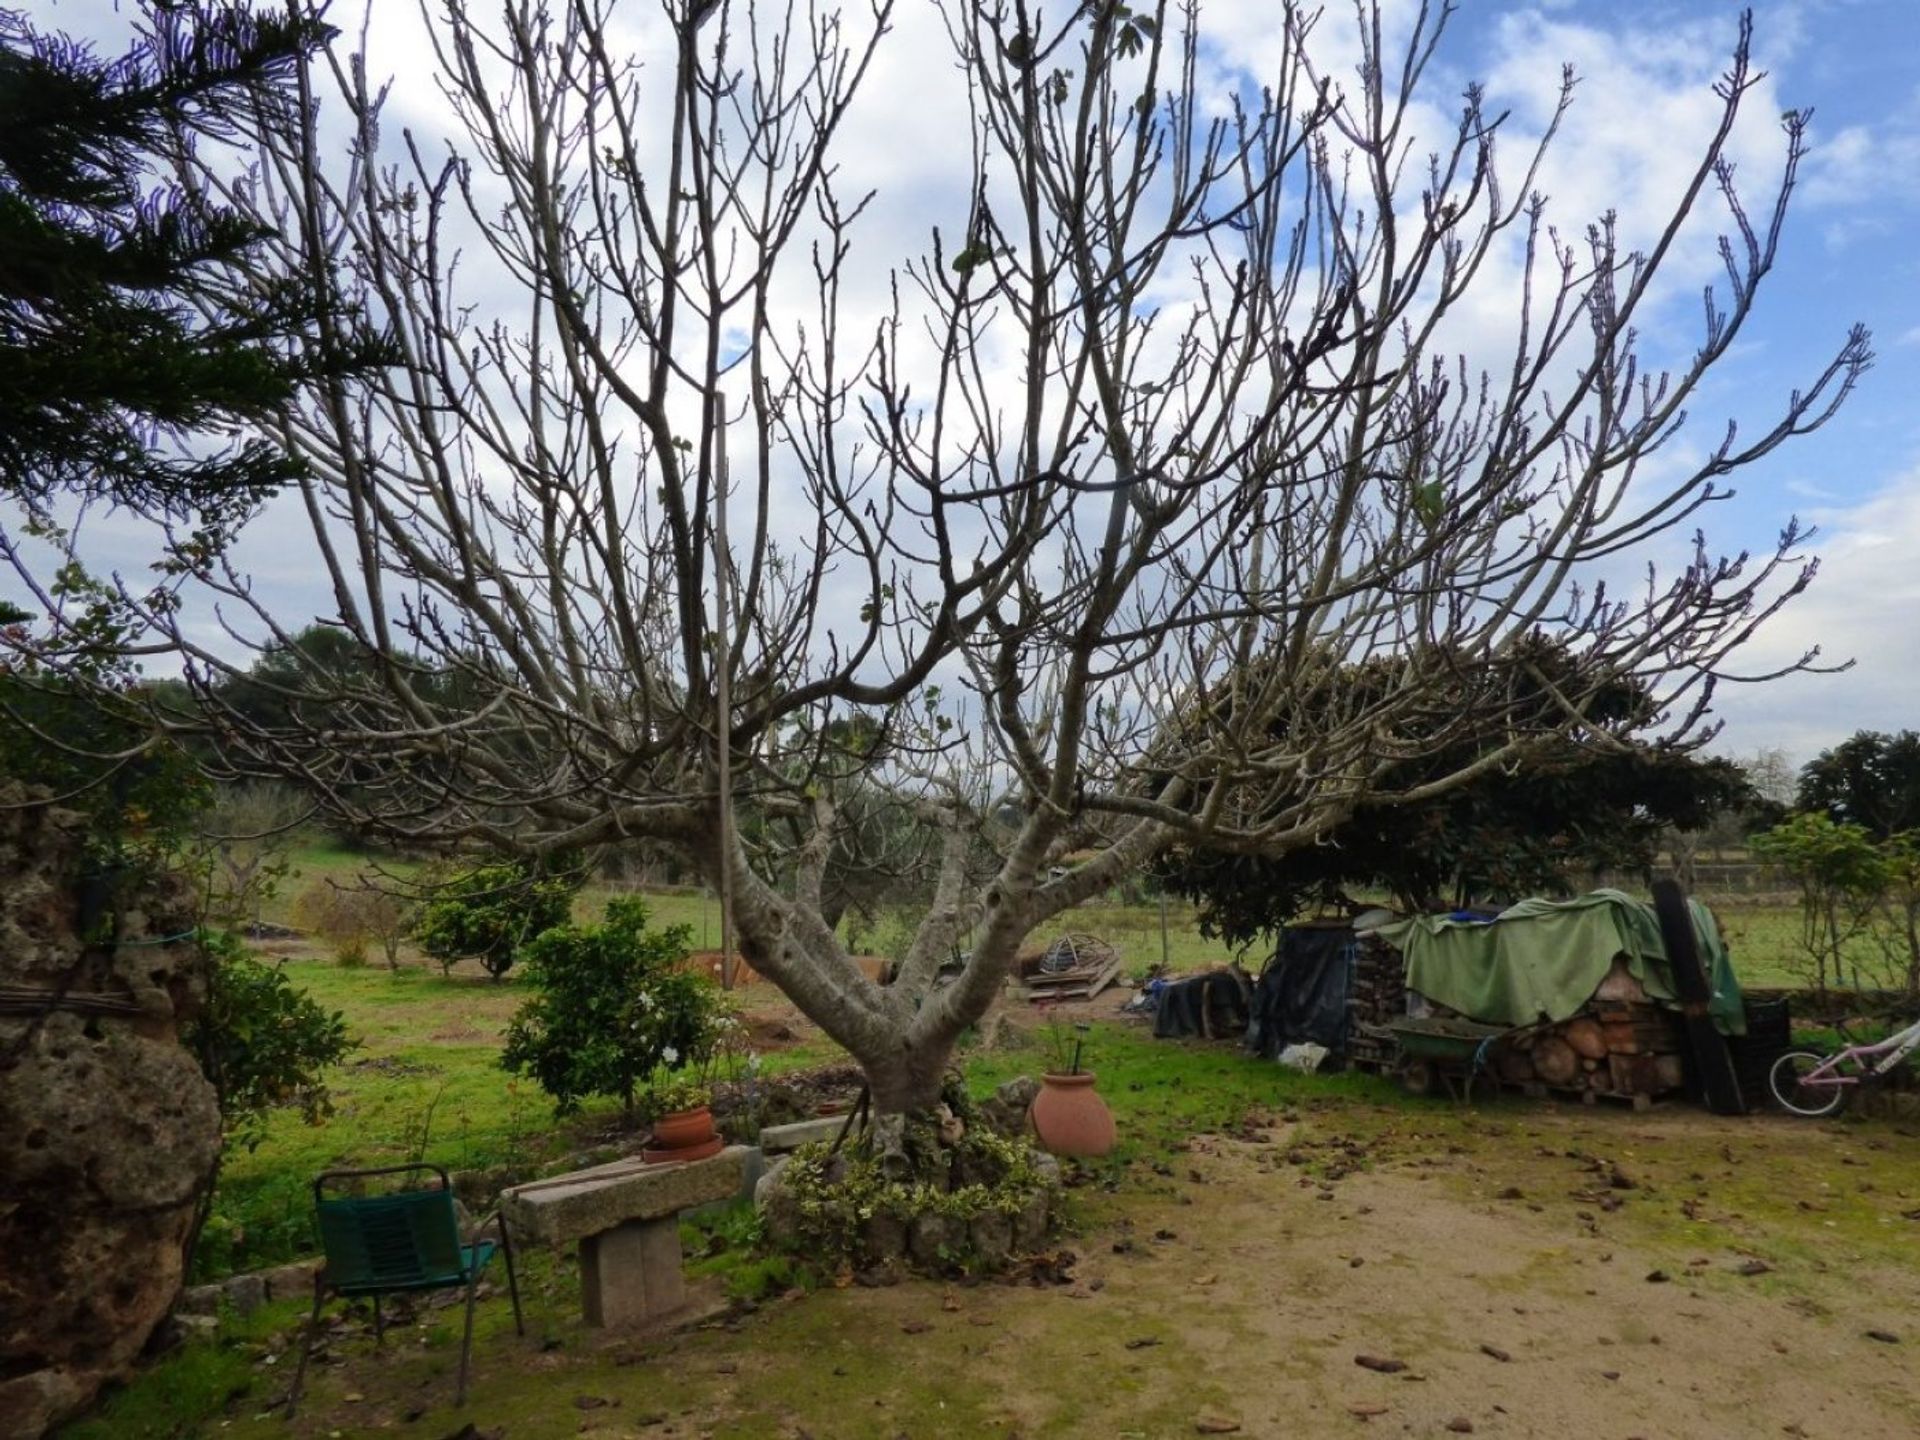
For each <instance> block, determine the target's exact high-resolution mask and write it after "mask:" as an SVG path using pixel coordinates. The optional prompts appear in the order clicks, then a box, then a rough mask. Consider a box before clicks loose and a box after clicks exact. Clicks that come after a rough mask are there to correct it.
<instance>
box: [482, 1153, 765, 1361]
mask: <svg viewBox="0 0 1920 1440" xmlns="http://www.w3.org/2000/svg"><path fill="white" fill-rule="evenodd" d="M746 1158H747V1149H746V1147H745V1146H742V1145H732V1146H729V1147H728V1148H727V1149H725V1150H722V1151H721V1152H720V1153H719V1154H718V1155H714V1156H710V1157H709V1158H707V1159H705V1160H694V1161H690V1162H687V1163H684V1164H666V1165H648V1164H646V1163H644V1162H643V1161H641V1160H639V1159H632V1160H616V1161H614V1162H613V1163H612V1164H610V1165H596V1166H594V1167H593V1168H592V1169H589V1170H576V1171H574V1172H573V1173H571V1174H569V1175H556V1176H554V1177H553V1178H552V1179H550V1180H536V1181H534V1182H532V1183H531V1184H528V1185H516V1186H514V1187H513V1188H512V1189H510V1190H504V1191H502V1192H501V1195H500V1217H501V1219H502V1221H503V1222H505V1224H506V1225H507V1226H508V1227H510V1229H511V1231H512V1235H513V1240H514V1242H515V1243H516V1244H518V1243H521V1242H522V1241H524V1240H531V1241H534V1242H535V1243H538V1244H544V1245H567V1244H572V1243H574V1242H578V1243H579V1246H580V1288H581V1298H582V1304H583V1307H584V1310H585V1314H586V1322H587V1324H589V1325H596V1326H608V1327H628V1326H636V1325H643V1324H646V1323H648V1322H650V1321H654V1320H658V1319H660V1318H661V1317H663V1316H666V1315H670V1314H672V1313H673V1312H674V1311H676V1310H678V1309H680V1308H681V1307H682V1306H683V1305H685V1304H686V1298H687V1288H686V1279H685V1277H684V1276H683V1275H682V1274H681V1272H680V1258H681V1257H680V1219H679V1217H680V1212H681V1211H682V1210H691V1209H693V1208H695V1207H696V1206H699V1205H705V1204H708V1203H710V1202H712V1201H715V1200H730V1199H732V1198H734V1197H735V1196H736V1195H738V1194H739V1193H740V1189H741V1186H742V1184H743V1182H744V1177H745V1174H746Z"/></svg>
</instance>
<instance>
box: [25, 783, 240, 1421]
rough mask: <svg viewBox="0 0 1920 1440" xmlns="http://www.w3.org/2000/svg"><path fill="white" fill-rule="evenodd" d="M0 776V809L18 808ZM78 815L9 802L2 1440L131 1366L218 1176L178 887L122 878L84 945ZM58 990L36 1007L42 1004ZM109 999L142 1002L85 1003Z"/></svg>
mask: <svg viewBox="0 0 1920 1440" xmlns="http://www.w3.org/2000/svg"><path fill="white" fill-rule="evenodd" d="M23 798H24V797H23V795H22V793H21V792H20V791H19V790H18V789H17V788H0V807H11V806H18V805H19V803H20V801H21V800H22V799H23ZM81 842H82V834H81V820H80V817H79V816H77V815H74V814H73V813H72V812H69V811H64V810H60V809H57V808H54V807H51V806H47V805H34V806H29V807H27V808H0V1435H6V1436H20V1437H35V1436H39V1435H41V1434H43V1433H45V1431H47V1430H48V1429H49V1428H51V1427H52V1426H53V1425H54V1424H57V1423H58V1422H59V1421H60V1420H62V1419H64V1418H66V1417H67V1416H70V1415H72V1414H73V1413H74V1412H76V1411H78V1410H79V1409H81V1408H83V1407H84V1406H85V1405H87V1404H88V1403H89V1402H90V1401H91V1400H92V1399H93V1397H94V1396H95V1395H96V1394H97V1393H98V1391H99V1390H100V1388H101V1386H103V1385H104V1384H106V1383H107V1382H108V1381H110V1380H113V1379H116V1378H122V1377H124V1376H125V1375H126V1374H127V1373H128V1372H129V1371H130V1370H131V1368H132V1365H133V1362H134V1360H135V1359H136V1357H137V1356H138V1355H139V1354H140V1351H141V1349H142V1347H143V1346H144V1345H145V1344H146V1342H147V1339H148V1336H149V1335H150V1334H151V1333H152V1331H153V1329H154V1327H155V1326H156V1325H157V1324H158V1323H159V1322H160V1321H161V1320H162V1319H164V1318H165V1316H166V1314H167V1312H168V1310H169V1308H170V1307H171V1306H172V1305H173V1303H174V1300H175V1298H176V1297H177V1296H178V1294H179V1292H180V1287H181V1282H182V1280H183V1278H184V1277H183V1273H182V1272H183V1268H184V1264H185V1249H186V1242H187V1239H188V1236H189V1232H190V1230H191V1227H192V1224H193V1216H194V1207H195V1201H196V1198H197V1196H198V1194H199V1191H200V1189H201V1187H202V1186H203V1185H204V1184H205V1183H206V1182H207V1180H208V1178H209V1177H210V1176H211V1174H212V1172H213V1167H214V1163H215V1161H216V1159H217V1158H218V1155H219V1147H220V1115H219V1108H218V1104H217V1102H216V1100H215V1096H214V1091H213V1087H212V1086H211V1085H209V1084H208V1083H207V1081H206V1079H205V1078H204V1077H203V1076H202V1075H201V1073H200V1069H199V1066H198V1065H197V1064H196V1063H195V1062H194V1059H193V1057H192V1056H191V1055H190V1054H189V1053H188V1052H187V1051H186V1050H185V1049H184V1048H182V1046H181V1044H180V1030H181V1027H182V1026H183V1025H184V1024H185V1023H186V1022H187V1021H188V1020H189V1019H191V1018H192V1016H193V1015H194V1013H195V1012H196V1011H197V1009H198V1008H199V1006H200V1005H201V1003H202V1001H203V999H204V979H203V976H202V974H201V972H200V960H199V956H198V952H197V950H196V948H195V947H194V946H192V945H191V944H167V943H159V944H156V943H152V942H154V941H156V940H163V939H164V938H165V937H168V936H173V935H178V934H180V933H181V932H183V931H186V930H189V929H191V928H192V926H193V905H192V898H191V895H190V893H189V891H188V890H187V888H186V887H185V886H184V885H182V884H179V883H178V882H174V881H169V880H150V881H146V882H144V883H141V884H139V885H138V886H136V887H129V886H127V885H122V886H121V887H120V893H119V894H118V896H117V898H116V902H115V903H114V905H113V908H114V909H115V910H117V911H118V913H119V917H120V920H119V943H118V944H115V945H107V944H94V945H84V944H82V942H81V938H80V935H79V934H78V933H77V925H78V921H79V917H80V908H81V881H80V880H79V878H78V877H79V874H80V869H81V862H82V851H81ZM62 987H64V988H65V991H66V992H67V994H68V996H69V1000H70V1003H69V1004H67V1005H63V1006H61V1007H60V1008H55V1009H53V1010H51V1011H50V1012H48V1013H46V1014H45V1015H44V1017H42V1018H36V1016H35V1015H34V1014H33V1013H31V1011H32V1010H34V1009H37V1008H38V1005H37V1002H36V1001H35V999H34V998H33V997H34V996H36V995H38V994H40V993H43V992H51V991H56V990H59V989H61V988H62ZM92 996H110V997H113V998H115V999H118V1000H121V1001H124V1002H130V1003H131V1004H132V1005H134V1006H137V1007H138V1013H137V1014H119V1013H104V1014H102V1013H89V1010H88V1009H87V1008H80V1007H84V1006H86V1005H87V1001H86V1000H85V999H84V998H82V997H92Z"/></svg>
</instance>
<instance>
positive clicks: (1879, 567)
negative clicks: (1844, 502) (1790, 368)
mask: <svg viewBox="0 0 1920 1440" xmlns="http://www.w3.org/2000/svg"><path fill="white" fill-rule="evenodd" d="M1812 519H1813V520H1814V521H1815V523H1817V524H1818V525H1819V527H1820V534H1819V535H1818V536H1817V537H1816V541H1815V544H1814V546H1813V548H1814V549H1815V550H1816V551H1817V552H1818V553H1819V555H1820V573H1819V575H1818V576H1817V577H1816V578H1815V580H1814V582H1813V584H1812V586H1811V587H1810V588H1809V589H1808V591H1807V593H1806V594H1804V595H1802V596H1800V597H1799V598H1798V599H1796V600H1795V601H1794V602H1793V603H1792V604H1790V605H1789V606H1787V608H1786V610H1785V611H1784V612H1783V613H1782V614H1781V615H1780V616H1778V617H1777V618H1776V619H1775V620H1774V621H1773V623H1772V624H1771V625H1769V626H1768V627H1767V629H1766V630H1765V631H1764V632H1763V633H1762V634H1761V635H1760V637H1759V638H1758V639H1756V640H1755V641H1754V643H1753V644H1752V645H1751V646H1750V647H1749V649H1748V650H1747V651H1745V652H1743V653H1742V656H1741V661H1742V664H1743V666H1744V667H1745V668H1746V669H1748V670H1750V671H1754V672H1759V671H1764V670H1765V669H1767V668H1768V667H1770V666H1774V665H1783V664H1787V663H1790V662H1791V661H1793V660H1794V659H1796V658H1797V657H1798V656H1799V655H1800V654H1801V653H1803V652H1804V651H1806V650H1809V649H1812V648H1814V647H1816V646H1817V647H1819V648H1820V650H1821V652H1822V653H1821V661H1822V663H1825V664H1841V663H1844V662H1846V661H1848V660H1851V661H1853V667H1852V668H1851V669H1849V670H1847V671H1846V672H1844V673H1842V674H1835V675H1795V676H1790V677H1788V678H1786V679H1783V680H1777V681H1770V682H1768V683H1766V684H1762V685H1751V686H1749V685H1732V686H1726V687H1724V688H1722V689H1721V691H1720V693H1719V704H1718V706H1717V708H1718V710H1719V712H1720V714H1721V716H1722V717H1723V718H1724V719H1725V720H1726V722H1727V728H1726V732H1725V735H1724V737H1723V740H1722V744H1723V748H1726V749H1728V750H1730V751H1737V752H1741V753H1747V752H1751V751H1752V750H1754V749H1756V748H1760V747H1771V746H1779V747H1781V748H1783V749H1785V750H1786V751H1788V752H1789V753H1790V754H1791V755H1792V756H1793V757H1794V758H1795V759H1796V760H1797V761H1805V760H1808V759H1811V758H1812V757H1813V756H1814V755H1815V754H1817V753H1818V752H1819V751H1820V750H1822V749H1825V748H1827V747H1828V746H1831V745H1833V744H1835V743H1836V742H1838V741H1840V740H1843V739H1845V738H1846V737H1847V736H1848V735H1851V734H1852V733H1853V732H1854V731H1856V730H1860V729H1873V730H1899V729H1912V728H1915V727H1916V726H1920V565H1916V564H1915V561H1914V557H1915V556H1916V555H1920V467H1916V468H1915V469H1914V470H1912V471H1910V472H1909V473H1908V474H1906V475H1904V476H1902V477H1901V478H1900V479H1898V480H1896V481H1895V482H1894V483H1892V484H1891V485H1889V486H1887V487H1886V488H1885V489H1884V490H1882V491H1881V492H1880V493H1879V494H1877V495H1875V496H1874V497H1873V498H1871V499H1869V500H1867V501H1865V502H1864V503H1862V504H1860V505H1856V506H1853V507H1851V508H1848V509H1839V510H1825V511H1815V512H1813V515H1812Z"/></svg>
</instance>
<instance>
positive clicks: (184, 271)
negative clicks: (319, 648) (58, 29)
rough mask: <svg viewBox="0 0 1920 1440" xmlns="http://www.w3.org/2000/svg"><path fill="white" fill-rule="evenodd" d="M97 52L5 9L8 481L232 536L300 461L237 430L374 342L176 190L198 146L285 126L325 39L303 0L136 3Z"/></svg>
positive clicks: (13, 491)
mask: <svg viewBox="0 0 1920 1440" xmlns="http://www.w3.org/2000/svg"><path fill="white" fill-rule="evenodd" d="M140 10H141V16H142V19H141V23H140V24H139V26H138V33H137V38H136V41H135V43H134V44H133V45H132V47H131V48H130V49H129V50H128V51H127V52H126V53H125V54H122V55H120V56H118V57H117V58H104V57H102V56H101V55H99V54H97V53H96V52H95V50H94V48H93V47H92V46H91V45H89V44H86V43H84V42H80V41H76V40H73V39H71V38H69V37H67V36H66V35H63V34H55V33H50V32H44V31H40V30H36V29H35V28H34V27H33V26H32V25H31V24H30V23H29V22H28V21H27V19H26V17H25V16H24V15H22V14H20V13H19V12H16V11H8V10H0V492H4V493H5V494H7V495H10V496H13V497H15V498H18V499H20V500H23V501H25V502H26V503H27V504H29V505H30V506H38V505H40V504H43V503H44V502H45V501H47V500H48V499H49V498H50V497H54V496H57V495H61V494H67V495H79V496H84V497H88V498H95V499H98V498H105V499H109V500H112V501H113V502H115V503H119V504H127V505H134V506H138V507H141V508H143V509H146V510H148V511H156V512H161V513H165V514H167V515H169V516H175V517H180V516H193V517H195V519H196V521H197V523H199V524H200V525H201V526H203V527H212V528H213V529H214V530H215V531H216V532H217V531H220V530H225V529H228V528H230V527H231V526H232V525H233V524H235V523H237V521H238V520H239V519H240V518H242V517H244V515H245V514H246V513H247V512H248V511H250V510H251V509H252V508H253V506H254V505H255V504H256V503H257V501H258V500H260V499H261V498H262V497H263V496H264V495H266V494H267V493H269V492H270V491H271V490H273V489H274V488H275V487H276V486H278V485H281V484H283V483H285V482H286V481H287V480H288V479H289V478H290V477H291V476H292V475H293V474H295V473H296V469H295V462H293V461H292V460H290V459H289V458H288V457H287V456H286V455H285V454H283V453H281V452H280V451H279V450H277V449H276V448H275V447H273V446H272V445H270V444H269V443H267V442H266V441H264V440H261V439H257V438H254V439H245V438H236V436H235V435H234V433H233V432H234V431H235V429H236V428H237V425H238V423H239V422H243V421H245V420H246V419H247V418H249V417H252V416H257V415H259V414H261V413H263V412H265V411H267V410H269V409H271V407H273V406H275V405H276V404H278V403H280V402H282V401H284V400H285V399H287V398H288V396H289V395H290V394H291V393H292V391H293V389H294V387H295V386H296V385H297V384H298V383H299V382H300V381H302V380H303V379H306V378H310V377H312V376H313V375H315V374H316V373H339V372H346V371H352V370H355V369H359V368H362V367H365V366H367V365H369V364H374V363H379V362H380V361H381V360H382V359H383V358H384V356H383V354H382V351H383V347H382V346H381V345H380V344H379V342H378V341H377V340H376V339H375V338H374V337H371V336H369V335H368V334H367V333H366V331H365V329H364V327H363V326H362V325H361V324H360V323H359V321H358V320H357V319H356V318H355V317H353V316H349V315H339V314H334V313H330V308H329V300H328V296H327V295H325V294H323V293H317V287H315V286H313V285H311V284H309V283H306V282H305V280H304V278H302V277H294V276H288V275H280V276H273V277H268V278H267V279H265V280H264V281H262V279H261V278H260V275H259V267H258V266H257V265H252V264H249V263H248V262H250V261H253V260H256V259H257V258H258V256H259V253H260V251H259V244H260V241H261V240H262V239H263V238H265V236H266V235H267V234H268V233H270V232H268V231H266V230H263V229H262V228H261V227H260V225H259V224H258V223H257V222H255V221H253V220H250V219H248V218H246V217H243V216H241V215H239V214H237V213H235V212H233V211H232V210H229V209H227V208H224V207H223V206H221V205H220V204H218V203H217V202H216V201H214V200H212V199H210V198H209V197H208V196H206V195H205V194H204V193H201V192H199V191H198V190H197V189H196V188H194V187H191V186H185V185H182V184H180V183H179V182H178V177H179V176H181V175H183V174H185V173H187V168H186V165H185V161H186V160H187V159H188V157H190V156H191V155H192V153H193V148H194V147H195V146H196V145H197V144H200V143H203V142H205V143H213V144H220V143H225V142H228V141H231V140H232V139H233V138H234V137H235V135H236V134H237V133H239V130H240V127H241V126H242V125H243V124H244V125H246V126H253V125H258V124H260V123H263V122H265V123H273V116H274V115H275V114H276V113H278V114H285V113H286V111H285V107H286V106H287V105H289V103H292V102H290V101H289V99H288V98H287V92H288V91H289V90H290V89H291V88H292V79H293V77H294V76H295V74H296V73H297V67H298V66H299V65H300V64H301V62H302V60H303V59H304V58H305V57H306V56H307V55H309V54H311V53H312V52H313V51H315V50H316V49H317V48H319V47H320V46H323V45H324V44H325V43H326V41H327V39H328V38H329V36H330V34H331V32H330V31H329V30H328V28H327V27H326V26H324V25H322V24H321V23H320V21H319V19H318V18H317V16H316V15H315V14H313V13H312V12H309V11H306V10H296V11H279V12H276V13H272V14H255V13H253V12H252V11H251V10H249V9H247V8H246V7H244V6H242V5H236V4H220V3H212V0H141V6H140Z"/></svg>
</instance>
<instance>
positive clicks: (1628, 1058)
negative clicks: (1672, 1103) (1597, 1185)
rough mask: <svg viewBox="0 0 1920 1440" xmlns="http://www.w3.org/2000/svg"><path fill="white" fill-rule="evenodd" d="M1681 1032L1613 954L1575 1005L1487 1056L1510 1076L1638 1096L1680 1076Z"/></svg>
mask: <svg viewBox="0 0 1920 1440" xmlns="http://www.w3.org/2000/svg"><path fill="white" fill-rule="evenodd" d="M1680 1048H1681V1034H1680V1030H1679V1027H1678V1026H1677V1025H1676V1024H1675V1023H1674V1018H1673V1016H1672V1015H1671V1014H1670V1013H1669V1012H1667V1011H1665V1010H1662V1009H1660V1008H1659V1007H1658V1006H1656V1005H1654V1004H1653V1003H1652V1002H1651V1001H1650V1000H1649V999H1648V998H1647V993H1646V991H1645V990H1644V989H1643V988H1641V985H1640V982H1639V981H1637V980H1635V979H1634V978H1633V976H1632V975H1631V974H1629V973H1628V971H1627V968H1626V966H1625V965H1624V964H1622V963H1621V962H1620V961H1619V960H1615V961H1614V966H1613V969H1612V971H1611V972H1609V973H1608V975H1607V978H1606V979H1605V980H1604V981H1602V982H1601V984H1600V988H1599V989H1598V990H1596V991H1595V992H1594V996H1593V999H1592V1000H1591V1001H1589V1002H1588V1003H1587V1005H1586V1006H1585V1007H1583V1008H1582V1010H1581V1012H1580V1013H1579V1014H1577V1015H1574V1016H1573V1017H1571V1018H1570V1019H1567V1020H1562V1021H1561V1022H1560V1023H1558V1024H1557V1025H1549V1026H1536V1027H1532V1028H1529V1029H1525V1030H1522V1031H1520V1032H1518V1033H1516V1034H1515V1035H1514V1036H1513V1037H1512V1038H1511V1039H1510V1040H1508V1041H1506V1042H1505V1043H1503V1044H1501V1045H1499V1046H1497V1047H1495V1049H1494V1052H1493V1054H1492V1055H1491V1056H1490V1057H1489V1058H1490V1061H1491V1064H1492V1066H1493V1069H1494V1072H1495V1073H1496V1074H1497V1075H1499V1077H1500V1078H1501V1079H1502V1080H1503V1081H1506V1082H1507V1083H1509V1084H1513V1085H1519V1086H1522V1087H1526V1088H1532V1087H1536V1086H1537V1087H1543V1088H1545V1089H1549V1090H1561V1091H1574V1092H1580V1093H1583V1094H1589V1095H1594V1096H1603V1095H1604V1096H1616V1097H1620V1098H1624V1099H1629V1100H1635V1101H1636V1102H1644V1101H1646V1100H1649V1099H1652V1098H1653V1097H1654V1096H1657V1095H1664V1094H1666V1093H1667V1092H1668V1091H1670V1090H1677V1089H1679V1088H1680V1086H1681V1084H1682V1083H1683V1082H1684V1080H1685V1064H1684V1062H1683V1061H1682V1059H1681V1056H1680Z"/></svg>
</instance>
